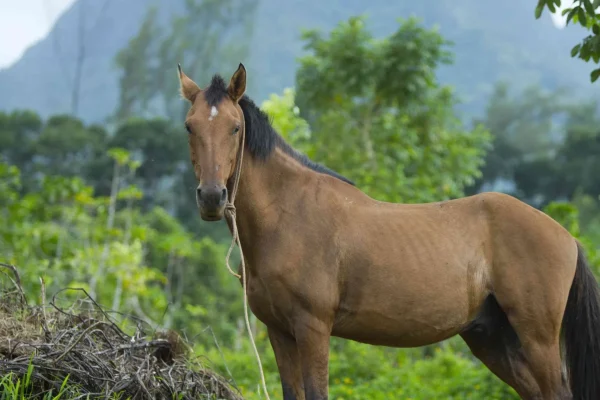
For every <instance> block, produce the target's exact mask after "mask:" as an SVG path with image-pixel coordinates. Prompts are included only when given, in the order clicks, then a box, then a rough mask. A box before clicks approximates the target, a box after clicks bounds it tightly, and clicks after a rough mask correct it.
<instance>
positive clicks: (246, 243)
mask: <svg viewBox="0 0 600 400" xmlns="http://www.w3.org/2000/svg"><path fill="white" fill-rule="evenodd" d="M311 172H312V171H310V170H308V169H307V168H305V167H303V166H302V165H301V164H300V163H299V162H298V161H296V160H295V159H294V158H293V157H291V156H290V155H288V154H286V153H285V152H283V151H282V150H281V149H280V148H275V149H274V151H273V153H272V154H271V155H270V156H269V157H268V158H267V159H266V160H257V159H255V158H253V157H252V156H251V155H250V154H248V153H246V154H244V160H243V164H242V171H241V175H240V181H239V187H238V192H237V194H236V198H235V208H236V216H237V218H236V222H237V227H238V232H239V236H240V242H241V244H242V249H243V251H244V255H245V256H246V258H247V259H249V261H251V260H252V258H253V256H254V255H255V254H256V251H257V248H258V241H260V240H261V238H263V237H265V235H267V234H268V233H269V232H270V231H272V230H273V229H276V227H277V220H278V219H279V214H280V213H281V212H283V210H285V209H286V208H288V209H289V207H287V204H288V203H289V202H290V199H291V198H292V196H293V193H294V191H296V190H298V185H301V184H302V182H307V180H306V177H307V175H308V174H310V173H311ZM229 228H230V230H231V228H232V227H231V226H229Z"/></svg>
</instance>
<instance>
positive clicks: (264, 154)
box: [204, 75, 354, 185]
mask: <svg viewBox="0 0 600 400" xmlns="http://www.w3.org/2000/svg"><path fill="white" fill-rule="evenodd" d="M226 96H227V84H226V83H225V81H224V80H223V78H221V77H220V76H219V75H215V76H213V78H212V81H211V83H210V86H209V87H208V88H207V89H206V90H204V99H205V100H206V102H207V103H208V105H209V106H211V107H212V106H215V107H216V106H218V105H219V103H220V102H221V101H222V100H223V99H224V98H225V97H226ZM239 105H240V107H241V108H242V111H243V112H244V120H245V123H246V149H247V150H248V151H249V152H250V154H251V155H252V156H253V157H255V158H258V159H261V160H266V159H267V158H268V157H269V156H270V155H271V153H272V152H273V150H275V148H276V147H278V148H280V149H281V150H283V151H284V152H285V153H286V154H288V155H290V156H292V157H293V158H294V159H295V160H297V161H299V162H300V163H301V164H302V165H304V166H306V167H308V168H310V169H312V170H313V171H316V172H319V173H322V174H327V175H331V176H333V177H335V178H337V179H340V180H342V181H344V182H346V183H349V184H350V185H354V182H352V181H350V180H349V179H347V178H345V177H344V176H342V175H340V174H338V173H337V172H335V171H332V170H331V169H329V168H327V167H325V166H324V165H321V164H318V163H316V162H314V161H312V160H311V159H309V158H308V157H307V156H306V155H304V154H301V153H299V152H298V151H296V150H295V149H294V148H292V146H290V145H289V144H288V143H287V142H286V141H285V140H284V139H283V138H282V137H281V136H280V135H279V134H278V133H277V132H276V131H275V129H274V128H273V126H271V122H270V121H269V117H268V115H267V114H266V113H265V112H263V111H262V110H261V109H260V108H259V107H258V106H257V105H256V104H254V102H253V101H252V100H251V99H250V98H249V97H248V96H247V95H244V96H243V97H242V98H241V99H240V101H239Z"/></svg>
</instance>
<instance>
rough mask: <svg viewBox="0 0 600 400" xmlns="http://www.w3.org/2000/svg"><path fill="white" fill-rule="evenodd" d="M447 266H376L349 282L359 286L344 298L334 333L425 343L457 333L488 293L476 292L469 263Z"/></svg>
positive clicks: (361, 338) (358, 338)
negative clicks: (461, 265)
mask: <svg viewBox="0 0 600 400" xmlns="http://www.w3.org/2000/svg"><path fill="white" fill-rule="evenodd" d="M444 267H445V268H441V267H440V268H410V267H407V268H402V270H401V271H398V270H397V269H396V270H395V271H394V270H393V269H392V268H378V269H375V270H374V268H373V269H371V270H370V272H369V275H368V276H367V277H364V276H363V277H362V280H355V281H354V284H353V285H352V284H351V285H348V287H352V288H354V289H348V290H347V292H346V295H345V296H344V298H343V299H342V301H341V304H340V307H339V311H338V314H337V315H336V322H335V324H334V327H333V331H332V334H333V335H334V336H339V337H343V338H346V339H351V340H355V341H359V342H364V343H369V344H375V345H384V346H391V347H418V346H424V345H428V344H432V343H436V342H439V341H442V340H444V339H447V338H449V337H451V336H454V335H456V334H457V333H459V332H460V331H461V330H462V328H464V327H465V326H466V325H467V324H468V322H469V321H470V319H472V316H473V314H474V311H475V310H476V309H477V308H478V305H479V304H478V303H479V302H480V301H483V298H484V294H483V290H479V291H476V292H475V293H474V291H473V290H474V288H473V287H472V282H468V275H469V274H468V272H467V268H466V267H465V268H463V267H460V266H455V267H453V268H452V267H449V266H444ZM365 278H366V279H365ZM479 299H480V300H479Z"/></svg>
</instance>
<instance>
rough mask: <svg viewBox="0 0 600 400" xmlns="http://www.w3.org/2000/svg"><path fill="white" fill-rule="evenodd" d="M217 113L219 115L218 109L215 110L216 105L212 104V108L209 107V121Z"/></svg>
mask: <svg viewBox="0 0 600 400" xmlns="http://www.w3.org/2000/svg"><path fill="white" fill-rule="evenodd" d="M217 115H219V110H217V107H215V106H212V108H211V109H210V117H208V120H209V121H212V120H213V118H214V117H216V116H217Z"/></svg>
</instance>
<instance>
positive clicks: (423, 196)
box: [296, 17, 491, 202]
mask: <svg viewBox="0 0 600 400" xmlns="http://www.w3.org/2000/svg"><path fill="white" fill-rule="evenodd" d="M303 38H304V40H305V42H306V46H305V48H306V49H307V50H309V52H310V53H311V54H309V55H307V56H305V57H303V58H301V59H300V68H299V70H298V72H297V79H296V81H297V93H298V95H297V98H296V101H297V104H298V106H299V109H300V115H301V116H302V117H303V118H305V119H306V120H307V121H308V123H309V124H310V126H311V133H310V137H308V138H305V139H298V140H297V141H296V145H297V146H298V147H299V148H300V149H301V150H303V151H304V152H305V153H307V154H308V156H309V157H311V158H313V159H315V160H317V161H319V162H323V163H324V164H325V165H327V166H329V167H332V168H333V169H335V170H337V171H338V172H340V173H342V174H344V175H346V176H348V177H349V178H351V179H353V180H354V181H355V182H356V183H357V185H358V186H359V187H360V188H361V189H363V190H364V191H365V192H367V193H368V194H370V195H371V196H373V197H375V198H377V199H379V200H387V201H403V202H417V201H435V200H443V199H448V198H452V197H458V196H461V195H462V194H463V189H464V187H465V186H467V185H470V184H471V183H472V182H473V181H474V178H476V177H478V176H479V174H480V172H479V168H480V167H481V165H482V163H483V157H484V156H485V152H486V149H487V147H488V143H489V142H490V140H491V137H490V136H489V134H488V133H487V131H486V130H485V129H483V128H482V127H479V126H478V127H476V128H475V129H474V130H472V131H468V130H467V129H466V128H465V127H464V126H462V124H461V123H460V121H459V120H458V118H457V117H456V116H455V114H454V110H453V106H454V105H455V100H454V96H453V93H452V90H451V89H450V88H449V87H445V86H440V85H439V84H438V83H437V81H436V79H435V69H436V68H437V67H438V66H439V65H441V64H444V63H448V62H449V61H450V53H449V52H448V50H446V48H445V45H446V44H447V42H446V41H445V40H444V39H443V38H442V36H441V35H440V34H439V33H438V32H437V31H435V30H428V29H425V28H423V27H422V26H420V24H419V23H418V21H417V20H416V19H412V18H411V19H408V20H406V21H401V24H400V27H399V28H398V30H397V31H396V32H394V33H393V34H392V35H391V36H389V37H387V38H384V39H375V38H373V37H372V36H371V34H370V32H368V31H367V28H366V26H365V22H364V20H363V18H359V17H355V18H351V19H349V20H348V21H343V22H341V23H340V24H339V25H338V26H336V27H335V28H334V29H333V31H332V32H331V33H330V35H329V36H328V37H326V38H325V37H323V35H322V34H320V33H319V32H317V31H307V32H305V33H304V35H303ZM382 182H385V184H382Z"/></svg>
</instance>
